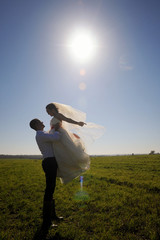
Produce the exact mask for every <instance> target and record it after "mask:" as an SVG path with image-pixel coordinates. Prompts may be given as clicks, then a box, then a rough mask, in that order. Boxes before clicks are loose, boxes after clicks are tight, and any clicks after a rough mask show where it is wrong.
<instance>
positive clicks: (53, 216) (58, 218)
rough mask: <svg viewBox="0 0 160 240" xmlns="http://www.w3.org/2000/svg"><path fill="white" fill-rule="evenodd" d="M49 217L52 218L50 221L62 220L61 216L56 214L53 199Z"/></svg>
mask: <svg viewBox="0 0 160 240" xmlns="http://www.w3.org/2000/svg"><path fill="white" fill-rule="evenodd" d="M51 219H52V221H57V222H60V221H63V217H58V216H57V214H56V211H55V200H54V199H53V200H52V211H51Z"/></svg>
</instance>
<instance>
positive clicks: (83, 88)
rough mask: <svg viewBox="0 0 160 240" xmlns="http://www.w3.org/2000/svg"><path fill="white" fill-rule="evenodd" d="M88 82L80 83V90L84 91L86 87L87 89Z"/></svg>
mask: <svg viewBox="0 0 160 240" xmlns="http://www.w3.org/2000/svg"><path fill="white" fill-rule="evenodd" d="M86 87H87V86H86V84H85V83H84V82H81V83H80V84H79V89H80V90H82V91H84V90H85V89H86Z"/></svg>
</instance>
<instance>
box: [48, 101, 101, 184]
mask: <svg viewBox="0 0 160 240" xmlns="http://www.w3.org/2000/svg"><path fill="white" fill-rule="evenodd" d="M46 111H47V113H48V114H49V115H50V116H51V117H53V118H52V119H51V121H50V127H51V129H50V131H49V133H54V131H56V130H58V131H59V132H60V133H61V140H60V141H59V142H56V143H53V144H54V154H55V157H56V160H57V164H58V171H57V177H60V179H61V182H62V183H64V184H66V183H68V182H70V181H71V180H72V179H74V178H76V177H78V176H80V175H81V174H82V173H83V172H85V171H86V170H88V169H89V167H90V157H89V155H88V154H87V153H86V150H85V146H84V143H83V140H82V138H84V139H85V134H84V131H81V127H83V126H85V125H86V123H85V122H83V121H85V118H86V114H85V113H83V112H81V111H79V110H76V109H74V108H72V107H71V106H68V105H65V104H60V103H50V104H48V105H47V106H46ZM73 119H74V120H73ZM77 119H81V120H83V121H81V122H79V121H76V120H77ZM87 125H88V123H87ZM57 126H58V129H57ZM87 128H88V129H93V128H94V129H102V128H103V127H101V126H98V125H96V124H92V123H89V126H88V127H87ZM87 128H86V129H87ZM96 135H97V134H96Z"/></svg>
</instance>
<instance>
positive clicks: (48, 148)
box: [36, 131, 60, 158]
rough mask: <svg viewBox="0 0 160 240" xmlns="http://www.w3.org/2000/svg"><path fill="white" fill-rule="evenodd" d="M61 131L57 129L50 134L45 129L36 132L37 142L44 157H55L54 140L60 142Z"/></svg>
mask: <svg viewBox="0 0 160 240" xmlns="http://www.w3.org/2000/svg"><path fill="white" fill-rule="evenodd" d="M59 139H60V133H59V132H57V131H55V132H54V134H49V133H46V132H44V131H37V132H36V142H37V145H38V147H39V150H40V151H41V153H42V155H43V158H48V157H54V150H53V142H58V140H59Z"/></svg>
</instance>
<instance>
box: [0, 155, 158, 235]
mask: <svg viewBox="0 0 160 240" xmlns="http://www.w3.org/2000/svg"><path fill="white" fill-rule="evenodd" d="M83 177H84V183H83V191H81V189H80V182H79V179H78V178H77V179H75V180H73V181H72V182H71V183H69V184H67V185H62V184H61V183H60V181H59V179H57V187H56V191H55V199H56V209H57V214H58V215H60V216H63V217H64V221H63V222H61V223H60V224H59V225H58V227H57V228H56V229H50V230H49V233H48V235H47V236H46V239H47V240H51V239H61V240H159V239H160V155H139V156H136V155H135V156H111V157H92V159H91V169H90V170H89V171H88V172H86V173H85V174H84V175H83ZM44 189H45V177H44V173H43V171H42V167H41V160H30V159H21V160H20V159H16V160H15V159H0V211H1V214H0V230H1V231H0V239H1V240H2V239H4V240H22V239H26V240H31V239H36V236H37V235H38V230H39V227H40V225H41V223H42V202H43V194H44Z"/></svg>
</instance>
